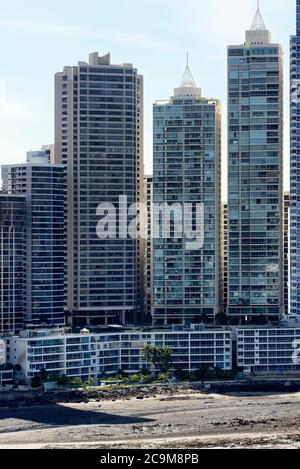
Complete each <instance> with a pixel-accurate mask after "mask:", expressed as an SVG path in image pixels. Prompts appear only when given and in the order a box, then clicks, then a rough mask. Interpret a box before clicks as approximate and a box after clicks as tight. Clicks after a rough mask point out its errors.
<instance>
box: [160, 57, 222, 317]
mask: <svg viewBox="0 0 300 469" xmlns="http://www.w3.org/2000/svg"><path fill="white" fill-rule="evenodd" d="M153 201H154V206H156V205H161V204H168V207H170V206H171V205H173V204H176V207H177V208H175V206H174V212H177V215H178V213H179V212H180V213H181V216H182V218H183V219H184V221H185V222H186V220H188V213H187V212H186V209H185V208H183V206H184V204H191V205H192V206H193V209H194V208H195V207H196V205H201V204H204V223H203V227H204V245H203V246H201V247H199V246H195V247H194V248H193V247H191V246H188V242H187V237H186V236H185V234H184V233H182V232H181V233H179V236H177V235H176V236H175V233H174V232H175V228H174V229H173V233H172V231H171V232H170V236H166V233H165V232H164V229H163V227H162V223H167V221H166V219H164V220H163V221H162V220H161V219H160V220H159V227H158V228H159V229H158V230H157V231H158V232H157V233H156V227H155V226H154V227H153V232H154V240H153V310H152V315H153V323H154V325H167V324H170V323H172V324H182V323H186V324H188V323H200V322H203V321H207V322H210V321H211V322H212V321H213V320H214V318H215V316H216V315H217V314H218V313H219V309H220V292H219V280H220V217H221V107H220V102H219V101H218V100H216V99H208V98H204V97H202V93H201V89H200V88H198V87H197V85H196V83H195V81H194V79H193V76H192V73H191V71H190V68H189V65H188V64H187V67H186V70H185V72H184V75H183V78H182V80H181V82H180V84H179V87H178V88H176V89H175V91H174V95H173V96H172V97H171V98H170V99H169V100H168V101H164V102H157V103H156V104H155V105H154V171H153ZM173 214H174V216H176V215H175V213H173ZM173 220H174V219H173ZM189 221H190V224H194V221H195V217H194V215H193V216H192V220H191V219H190V220H189ZM202 222H203V220H202ZM174 225H175V223H174ZM185 228H186V227H185V226H183V227H182V231H183V230H184V229H185ZM172 234H174V236H172ZM180 235H181V236H180Z"/></svg>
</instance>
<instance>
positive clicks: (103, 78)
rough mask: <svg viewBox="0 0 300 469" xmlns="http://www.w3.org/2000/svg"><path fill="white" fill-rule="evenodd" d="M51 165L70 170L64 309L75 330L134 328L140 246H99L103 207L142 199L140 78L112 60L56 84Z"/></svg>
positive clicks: (95, 62)
mask: <svg viewBox="0 0 300 469" xmlns="http://www.w3.org/2000/svg"><path fill="white" fill-rule="evenodd" d="M55 102H56V106H55V107H56V117H55V128H56V135H55V161H56V162H62V163H63V164H65V165H66V166H67V174H68V196H67V198H68V202H67V205H68V216H67V225H68V262H67V264H68V265H67V307H68V311H69V313H70V315H71V318H72V321H73V323H74V324H89V325H93V324H95V325H97V324H109V323H125V322H133V321H137V314H138V311H139V309H140V307H141V305H142V300H143V298H142V294H141V289H140V286H141V277H140V275H139V269H140V268H141V266H142V262H141V260H142V259H141V257H140V256H142V255H143V252H142V250H141V249H140V245H139V241H138V240H136V239H130V238H129V237H126V233H125V236H120V234H119V233H117V234H116V235H117V236H116V238H115V239H112V238H110V239H100V238H99V237H98V236H97V232H96V228H97V224H98V222H99V220H100V216H99V215H97V208H98V206H99V205H100V204H110V205H111V204H112V205H113V206H114V207H116V209H117V215H118V222H117V224H116V227H117V228H120V223H119V216H120V215H121V207H120V209H119V208H118V206H119V197H120V196H126V197H127V204H125V205H126V207H125V205H124V206H123V208H124V207H125V208H126V209H127V208H128V207H129V206H130V205H131V204H134V203H136V202H139V201H140V200H141V199H142V194H143V189H142V185H143V78H142V77H141V76H140V75H138V72H137V70H136V69H135V68H134V67H133V65H131V64H123V65H112V64H111V60H110V54H108V55H105V56H103V57H100V56H99V55H98V53H92V54H90V56H89V62H88V63H86V62H79V63H78V65H77V66H74V67H65V68H64V70H63V72H61V73H57V74H56V77H55Z"/></svg>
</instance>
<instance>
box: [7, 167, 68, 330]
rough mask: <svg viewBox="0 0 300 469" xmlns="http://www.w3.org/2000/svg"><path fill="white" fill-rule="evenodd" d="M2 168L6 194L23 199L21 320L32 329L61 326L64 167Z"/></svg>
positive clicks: (64, 199)
mask: <svg viewBox="0 0 300 469" xmlns="http://www.w3.org/2000/svg"><path fill="white" fill-rule="evenodd" d="M3 169H4V171H3V173H2V177H3V179H4V176H5V177H7V181H4V184H5V185H6V186H7V188H8V192H9V194H14V195H24V196H25V198H26V274H25V275H26V285H25V289H26V292H25V296H26V308H25V318H24V319H25V321H26V323H27V324H32V325H34V326H41V325H49V326H52V325H55V326H59V325H64V324H65V311H64V306H65V288H64V273H65V270H64V269H65V249H66V246H65V201H66V190H65V188H66V171H65V167H64V166H62V165H50V164H44V165H40V164H34V163H27V164H21V165H12V166H4V167H3ZM3 175H4V176H3Z"/></svg>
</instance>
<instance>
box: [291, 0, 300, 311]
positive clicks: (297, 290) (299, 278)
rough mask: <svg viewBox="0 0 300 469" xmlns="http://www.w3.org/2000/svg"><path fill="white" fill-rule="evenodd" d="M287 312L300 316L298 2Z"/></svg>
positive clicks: (293, 63)
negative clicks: (288, 302) (289, 277)
mask: <svg viewBox="0 0 300 469" xmlns="http://www.w3.org/2000/svg"><path fill="white" fill-rule="evenodd" d="M290 46H291V47H290V51H291V57H290V90H291V106H290V107H291V112H290V116H291V121H290V127H291V131H290V138H291V145H290V148H291V155H290V165H291V167H290V178H291V184H290V191H291V192H290V224H291V226H290V263H291V270H290V275H291V281H290V311H291V313H292V314H300V0H297V30H296V35H294V36H292V37H291V41H290Z"/></svg>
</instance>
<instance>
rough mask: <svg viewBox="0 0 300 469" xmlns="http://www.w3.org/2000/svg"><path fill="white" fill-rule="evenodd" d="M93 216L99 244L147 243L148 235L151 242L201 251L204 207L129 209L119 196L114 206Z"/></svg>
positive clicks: (140, 206) (140, 205)
mask: <svg viewBox="0 0 300 469" xmlns="http://www.w3.org/2000/svg"><path fill="white" fill-rule="evenodd" d="M96 214H97V216H99V217H100V219H99V222H98V224H97V228H96V232H97V236H98V238H99V239H101V240H108V239H145V240H146V239H149V231H150V232H151V236H152V238H153V239H170V240H174V241H179V240H184V242H185V248H186V249H187V250H198V249H202V248H203V244H204V204H203V203H194V204H193V203H184V204H180V203H174V204H168V203H162V204H152V205H151V206H149V205H148V204H144V203H134V204H131V205H129V204H128V198H127V196H126V195H121V196H120V197H119V202H118V205H117V206H115V205H114V204H111V203H107V202H105V203H102V204H100V205H99V206H98V207H97V211H96ZM149 220H151V230H149Z"/></svg>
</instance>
